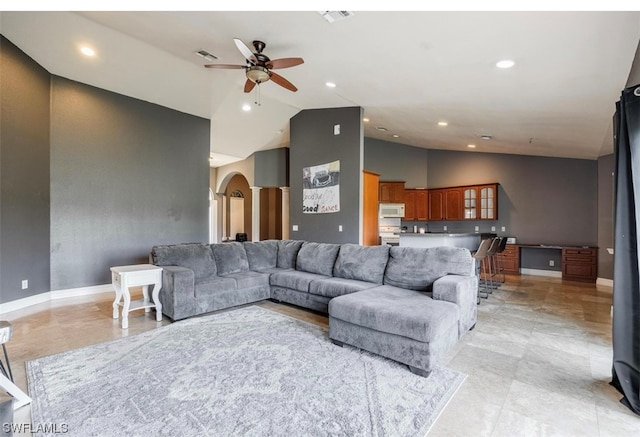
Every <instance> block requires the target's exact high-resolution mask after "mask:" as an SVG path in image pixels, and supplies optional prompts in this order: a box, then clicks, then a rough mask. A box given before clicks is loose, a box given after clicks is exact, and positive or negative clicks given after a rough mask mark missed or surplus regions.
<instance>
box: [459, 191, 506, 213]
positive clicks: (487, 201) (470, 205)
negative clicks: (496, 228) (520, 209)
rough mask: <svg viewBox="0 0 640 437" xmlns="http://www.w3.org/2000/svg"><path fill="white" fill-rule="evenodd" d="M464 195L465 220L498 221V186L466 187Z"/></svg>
mask: <svg viewBox="0 0 640 437" xmlns="http://www.w3.org/2000/svg"><path fill="white" fill-rule="evenodd" d="M462 194H463V217H464V219H465V220H497V219H498V184H488V185H476V186H469V187H464V188H463V190H462Z"/></svg>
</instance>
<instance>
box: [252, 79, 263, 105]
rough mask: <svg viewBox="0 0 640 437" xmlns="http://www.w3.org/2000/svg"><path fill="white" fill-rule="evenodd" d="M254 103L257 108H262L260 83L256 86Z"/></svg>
mask: <svg viewBox="0 0 640 437" xmlns="http://www.w3.org/2000/svg"><path fill="white" fill-rule="evenodd" d="M254 103H255V104H256V105H258V106H262V105H261V104H260V83H258V86H257V87H256V100H255V102H254Z"/></svg>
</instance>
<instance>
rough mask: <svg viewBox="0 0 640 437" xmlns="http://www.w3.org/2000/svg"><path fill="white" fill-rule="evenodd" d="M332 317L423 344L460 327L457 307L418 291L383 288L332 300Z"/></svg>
mask: <svg viewBox="0 0 640 437" xmlns="http://www.w3.org/2000/svg"><path fill="white" fill-rule="evenodd" d="M329 315H330V316H331V317H334V318H337V319H340V320H342V321H345V322H349V323H352V324H354V325H358V326H363V327H365V328H369V329H375V330H376V331H381V332H386V333H389V334H395V335H401V336H403V337H407V338H411V339H414V340H417V341H421V342H424V343H429V342H431V341H432V340H436V339H437V338H438V336H439V335H440V334H441V333H442V332H446V331H447V330H449V329H451V327H452V326H456V331H457V326H458V307H457V306H456V305H455V304H453V303H451V302H444V301H440V300H433V299H431V298H430V297H429V296H427V295H426V294H424V293H421V292H419V291H414V290H405V289H402V288H397V287H391V286H389V285H380V286H377V287H374V288H370V289H368V290H364V291H359V292H358V293H352V294H347V295H343V296H338V297H336V298H334V299H331V300H330V301H329Z"/></svg>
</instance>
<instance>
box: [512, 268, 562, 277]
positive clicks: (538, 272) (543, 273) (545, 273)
mask: <svg viewBox="0 0 640 437" xmlns="http://www.w3.org/2000/svg"><path fill="white" fill-rule="evenodd" d="M520 274H521V275H533V276H548V277H550V278H562V272H558V271H555V270H541V269H520Z"/></svg>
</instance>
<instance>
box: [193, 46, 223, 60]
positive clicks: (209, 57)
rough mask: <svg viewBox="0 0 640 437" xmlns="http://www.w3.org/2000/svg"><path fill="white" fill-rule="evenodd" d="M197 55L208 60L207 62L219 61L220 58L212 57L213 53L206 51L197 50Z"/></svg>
mask: <svg viewBox="0 0 640 437" xmlns="http://www.w3.org/2000/svg"><path fill="white" fill-rule="evenodd" d="M194 53H195V54H196V55H198V56H200V57H201V58H204V59H206V60H207V61H215V60H216V59H218V57H217V56H216V55H212V54H211V53H209V52H208V51H206V50H202V49H200V50H196V51H195V52H194Z"/></svg>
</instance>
